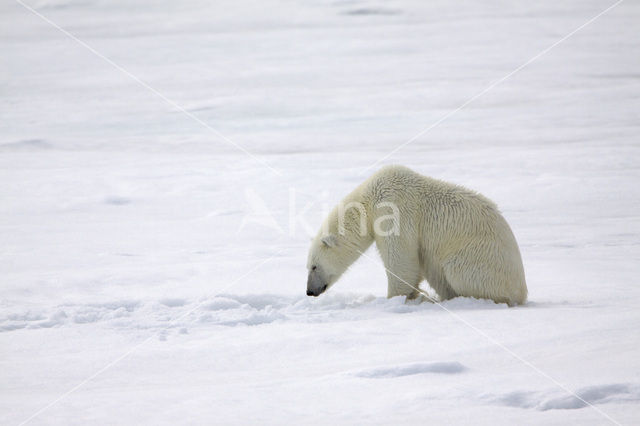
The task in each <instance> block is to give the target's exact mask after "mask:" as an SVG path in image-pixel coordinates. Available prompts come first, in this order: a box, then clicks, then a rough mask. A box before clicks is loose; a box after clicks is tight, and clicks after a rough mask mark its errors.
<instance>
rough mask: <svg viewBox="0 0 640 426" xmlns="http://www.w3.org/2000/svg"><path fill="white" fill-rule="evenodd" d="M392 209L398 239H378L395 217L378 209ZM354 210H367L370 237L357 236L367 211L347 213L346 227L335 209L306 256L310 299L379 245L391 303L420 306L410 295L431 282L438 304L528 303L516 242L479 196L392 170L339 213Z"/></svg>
mask: <svg viewBox="0 0 640 426" xmlns="http://www.w3.org/2000/svg"><path fill="white" fill-rule="evenodd" d="M389 202H391V203H393V204H394V205H395V206H397V208H398V212H399V222H398V225H399V232H396V233H391V234H390V235H386V236H384V235H379V233H378V235H376V232H374V224H375V223H376V219H378V218H380V217H382V216H385V215H389V212H390V210H391V209H388V208H387V209H385V208H383V207H380V208H378V206H380V205H381V204H380V203H387V204H388V203H389ZM349 203H361V205H363V206H364V210H365V211H366V215H367V220H366V225H367V229H366V230H364V232H361V231H360V225H361V222H360V219H361V218H360V215H361V212H362V210H358V209H357V208H349V209H347V210H346V212H345V217H344V222H343V223H342V224H340V223H339V220H338V215H339V210H340V211H343V210H344V209H339V208H338V207H336V208H335V209H334V210H333V211H332V212H331V213H330V214H329V216H328V217H327V218H326V220H325V222H324V224H323V228H322V230H321V231H320V232H319V233H318V235H317V236H316V238H315V239H314V241H313V243H312V245H311V249H310V251H309V259H308V264H307V268H308V269H309V273H310V275H309V283H308V291H309V287H312V288H316V287H319V286H321V285H323V284H324V288H327V287H330V286H331V285H332V284H334V283H335V281H336V280H337V279H338V278H339V277H340V275H342V273H343V272H344V271H346V270H347V268H348V267H349V266H350V265H351V264H352V263H353V262H354V261H355V260H356V259H357V258H358V257H359V256H360V255H361V254H362V253H363V252H364V251H365V250H366V249H367V248H368V247H369V246H370V245H371V244H372V243H373V242H374V241H375V243H376V246H377V248H378V251H379V252H380V256H381V257H382V260H383V262H384V266H385V267H386V269H387V270H388V272H387V278H388V291H387V296H388V297H393V296H399V295H406V296H407V297H408V298H415V297H417V296H419V293H418V292H417V291H416V290H415V289H414V288H412V287H415V288H418V286H419V284H420V282H421V281H422V280H424V279H426V280H427V281H428V283H429V285H430V286H431V287H432V288H433V289H434V290H435V291H436V292H437V293H438V296H439V297H440V299H441V300H446V299H450V298H453V297H456V296H469V297H476V298H486V299H491V300H494V301H496V302H499V303H508V304H509V305H516V304H522V303H524V302H525V301H526V299H527V285H526V283H525V279H524V269H523V266H522V259H521V257H520V251H519V250H518V245H517V243H516V240H515V238H514V236H513V233H512V232H511V229H510V228H509V225H508V224H507V222H506V221H505V219H504V218H503V217H502V215H501V214H500V212H499V211H498V209H497V207H496V205H495V204H494V203H493V202H491V201H490V200H488V199H487V198H485V197H483V196H482V195H480V194H477V193H475V192H473V191H470V190H468V189H466V188H463V187H460V186H457V185H453V184H450V183H446V182H442V181H439V180H435V179H431V178H428V177H425V176H422V175H419V174H417V173H415V172H413V171H412V170H410V169H408V168H406V167H401V166H387V167H384V168H383V169H381V170H380V171H378V172H377V173H376V174H374V175H373V176H371V177H370V178H369V179H367V180H366V181H365V182H363V183H362V184H361V185H360V186H358V187H357V188H356V189H355V190H354V191H353V192H351V194H349V195H348V196H347V197H346V198H345V199H344V200H343V201H342V203H341V205H342V206H345V205H348V204H349ZM383 206H384V204H383ZM389 222H390V221H389ZM378 223H379V222H378ZM340 225H342V226H340ZM387 225H388V227H390V226H391V225H392V224H391V223H388V224H387ZM340 231H342V232H340ZM314 266H315V268H313V267H314ZM405 282H406V283H408V284H410V286H409V285H407V284H406V283H405ZM324 288H322V289H321V290H320V292H322V291H324ZM308 294H309V293H308ZM318 294H319V293H318ZM314 295H316V294H314Z"/></svg>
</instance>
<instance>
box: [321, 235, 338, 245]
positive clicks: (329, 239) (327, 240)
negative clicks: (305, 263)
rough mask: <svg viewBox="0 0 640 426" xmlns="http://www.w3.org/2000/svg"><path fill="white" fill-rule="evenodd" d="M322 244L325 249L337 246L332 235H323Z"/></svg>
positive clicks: (336, 240) (336, 241)
mask: <svg viewBox="0 0 640 426" xmlns="http://www.w3.org/2000/svg"><path fill="white" fill-rule="evenodd" d="M322 244H324V245H325V246H327V247H335V246H336V245H338V239H337V238H336V236H335V235H333V234H329V235H325V236H324V237H322Z"/></svg>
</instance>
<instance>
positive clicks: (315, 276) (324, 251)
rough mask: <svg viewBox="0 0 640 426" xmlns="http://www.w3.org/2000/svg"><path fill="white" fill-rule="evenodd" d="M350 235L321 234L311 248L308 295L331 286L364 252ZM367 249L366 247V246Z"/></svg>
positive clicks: (308, 264)
mask: <svg viewBox="0 0 640 426" xmlns="http://www.w3.org/2000/svg"><path fill="white" fill-rule="evenodd" d="M356 242H359V241H354V240H353V238H350V236H349V235H341V234H339V233H327V234H319V235H318V236H317V237H316V238H314V240H313V242H312V243H311V248H310V249H309V258H308V259H307V269H308V271H309V278H308V279H307V296H319V295H321V294H322V293H324V292H325V291H326V290H327V289H328V288H329V287H331V286H332V285H333V284H334V283H335V282H336V281H338V278H340V276H341V275H342V274H343V273H344V271H346V270H347V269H348V268H349V266H351V264H352V263H353V262H355V261H356V259H357V258H358V257H360V254H361V253H362V251H361V249H362V247H360V246H359V244H355V243H356ZM364 249H365V250H366V247H364Z"/></svg>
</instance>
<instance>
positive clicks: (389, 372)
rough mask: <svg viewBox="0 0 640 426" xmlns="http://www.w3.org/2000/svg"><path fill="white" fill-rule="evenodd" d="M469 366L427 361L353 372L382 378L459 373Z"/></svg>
mask: <svg viewBox="0 0 640 426" xmlns="http://www.w3.org/2000/svg"><path fill="white" fill-rule="evenodd" d="M466 369H467V368H466V367H465V366H464V365H462V364H460V363H459V362H427V363H414V364H404V365H395V366H391V367H376V368H369V369H366V370H360V371H357V372H355V373H353V374H354V375H355V376H357V377H365V378H369V379H382V378H390V377H402V376H411V375H414V374H424V373H437V374H457V373H461V372H463V371H465V370H466Z"/></svg>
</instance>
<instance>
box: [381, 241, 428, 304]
mask: <svg viewBox="0 0 640 426" xmlns="http://www.w3.org/2000/svg"><path fill="white" fill-rule="evenodd" d="M376 245H377V246H378V251H379V252H380V256H381V257H382V262H383V263H384V267H385V269H386V271H387V283H388V285H387V297H388V298H391V297H395V296H406V297H407V299H415V298H417V297H418V296H419V295H420V290H419V287H418V286H419V285H420V281H422V274H421V273H420V259H419V258H418V253H417V251H416V250H411V249H410V248H407V247H405V246H404V245H403V244H402V241H400V239H399V238H397V237H386V238H377V239H376Z"/></svg>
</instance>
